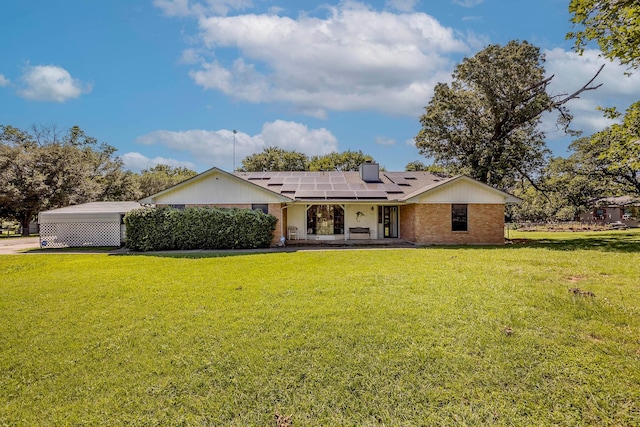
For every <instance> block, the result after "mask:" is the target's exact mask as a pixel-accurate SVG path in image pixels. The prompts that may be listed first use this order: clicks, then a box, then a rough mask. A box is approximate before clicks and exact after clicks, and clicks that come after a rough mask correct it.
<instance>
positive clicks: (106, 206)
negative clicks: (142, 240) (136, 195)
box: [40, 202, 142, 215]
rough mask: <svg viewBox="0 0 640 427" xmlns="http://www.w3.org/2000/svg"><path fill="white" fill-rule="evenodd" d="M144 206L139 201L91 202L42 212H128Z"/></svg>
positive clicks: (63, 213) (51, 213)
mask: <svg viewBox="0 0 640 427" xmlns="http://www.w3.org/2000/svg"><path fill="white" fill-rule="evenodd" d="M140 207H142V206H141V205H140V203H138V202H91V203H83V204H81V205H72V206H65V207H64V208H58V209H51V210H49V211H44V212H41V213H40V214H46V215H68V214H84V213H86V214H91V213H95V214H104V213H121V214H124V213H127V212H129V211H132V210H134V209H138V208H140Z"/></svg>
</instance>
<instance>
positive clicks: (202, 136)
mask: <svg viewBox="0 0 640 427" xmlns="http://www.w3.org/2000/svg"><path fill="white" fill-rule="evenodd" d="M136 142H138V143H140V144H143V145H159V146H164V147H167V148H169V149H171V150H174V151H180V152H186V153H188V154H189V155H191V156H192V157H193V158H194V159H197V161H198V163H201V164H202V165H204V166H206V167H212V166H217V167H220V168H223V169H225V170H229V171H230V170H232V169H233V164H234V158H233V154H234V134H233V131H231V130H226V129H223V130H217V131H208V130H186V131H168V130H158V131H155V132H151V133H149V134H146V135H143V136H140V137H138V138H137V140H136ZM276 146H277V147H280V148H283V149H286V150H296V151H299V152H302V153H305V154H306V155H308V156H312V155H321V154H328V153H330V152H332V151H337V149H338V142H337V139H336V138H335V136H333V134H332V133H331V132H330V131H328V130H326V129H324V128H321V129H309V128H308V127H307V126H305V125H303V124H300V123H295V122H287V121H283V120H276V121H274V122H269V123H265V124H264V125H263V127H262V131H261V132H260V133H259V134H257V135H253V136H251V135H249V134H246V133H243V132H237V134H236V135H235V165H236V167H240V166H241V164H242V159H243V158H244V157H246V156H248V155H251V154H254V153H258V152H261V151H262V150H263V149H264V148H265V147H276ZM123 158H124V156H123ZM125 163H126V161H125Z"/></svg>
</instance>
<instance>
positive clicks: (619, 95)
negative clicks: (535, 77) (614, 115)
mask: <svg viewBox="0 0 640 427" xmlns="http://www.w3.org/2000/svg"><path fill="white" fill-rule="evenodd" d="M544 54H545V56H546V63H545V69H546V72H547V75H548V76H551V75H553V76H554V77H553V80H552V81H551V83H550V85H549V92H550V93H551V94H571V93H574V92H575V91H576V90H578V89H580V88H581V87H582V86H583V85H584V84H586V83H587V82H588V81H589V80H590V79H591V78H592V77H593V76H594V75H595V73H596V72H597V71H598V69H599V68H600V66H601V65H602V64H606V65H605V67H604V69H603V70H602V72H601V73H600V75H599V76H598V77H597V79H596V80H595V81H594V83H593V85H598V84H602V86H601V87H600V88H598V89H596V90H593V91H587V92H583V93H582V94H581V95H580V97H579V98H577V99H574V100H571V101H569V102H568V103H567V104H566V106H567V107H568V108H569V110H570V111H571V113H572V114H573V115H574V117H575V119H574V121H573V123H572V126H571V127H572V128H573V129H576V130H582V131H583V133H584V135H585V136H588V135H591V134H592V133H594V132H598V131H600V130H602V129H603V128H605V127H606V126H609V125H611V124H612V123H613V121H611V120H609V119H606V118H604V117H603V115H602V112H601V111H598V110H597V107H599V106H600V107H612V106H615V107H617V108H618V110H620V111H621V112H624V110H625V109H626V108H627V107H628V106H629V105H630V104H631V103H633V102H635V101H637V100H638V99H640V74H637V73H636V74H634V75H632V76H631V77H627V76H625V75H624V72H625V71H626V68H625V67H624V66H621V65H619V64H617V63H613V62H609V61H608V60H606V59H603V58H601V57H600V56H599V54H600V52H599V51H596V50H587V51H585V52H584V54H583V55H582V56H580V55H577V54H576V53H574V52H570V51H565V50H562V49H559V48H557V49H553V50H546V51H544ZM543 124H544V126H545V129H547V130H548V131H550V133H549V137H550V138H554V137H562V136H563V135H562V133H561V132H559V131H557V130H556V128H555V115H554V116H553V117H551V115H545V117H544V123H543Z"/></svg>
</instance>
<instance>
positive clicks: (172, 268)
mask: <svg viewBox="0 0 640 427" xmlns="http://www.w3.org/2000/svg"><path fill="white" fill-rule="evenodd" d="M511 237H512V238H517V239H536V240H537V242H532V241H530V240H526V241H525V240H516V243H514V244H511V245H506V246H504V247H464V248H459V247H458V248H447V247H444V248H442V247H434V248H424V249H397V250H342V251H340V250H337V251H307V252H305V251H300V252H293V253H267V254H251V255H242V256H218V257H206V256H203V254H200V255H199V256H198V257H186V256H157V255H152V254H147V255H128V256H113V255H108V254H86V255H72V254H48V255H43V254H33V255H7V256H0V277H1V279H0V425H11V426H13V425H19V426H23V425H24V426H31V425H91V426H94V425H139V426H149V425H158V426H159V425H163V426H164V425H197V426H203V425H204V426H226V425H234V426H250V425H256V426H270V425H271V426H275V425H276V421H275V416H276V415H282V416H283V417H282V418H281V422H280V423H279V424H280V425H286V424H287V423H286V421H287V420H284V421H282V420H283V418H284V417H285V416H291V418H290V420H291V421H292V423H293V426H296V427H297V426H320V425H358V426H360V425H365V426H366V425H371V426H374V425H375V426H382V425H386V426H398V425H406V426H415V425H447V426H449V425H513V426H523V425H561V426H565V425H567V426H568V425H594V426H606V425H619V426H630V425H640V332H639V331H640V284H639V283H640V262H639V261H640V232H637V231H630V232H627V231H623V232H609V233H592V234H583V233H573V234H571V233H546V234H543V233H522V232H520V233H518V232H511ZM573 288H579V291H575V292H572V291H570V289H573ZM589 292H592V293H593V294H595V296H590V294H589Z"/></svg>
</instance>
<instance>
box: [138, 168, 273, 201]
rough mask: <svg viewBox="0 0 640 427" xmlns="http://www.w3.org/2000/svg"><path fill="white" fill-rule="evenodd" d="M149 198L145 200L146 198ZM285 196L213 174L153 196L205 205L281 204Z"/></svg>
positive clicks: (156, 199) (165, 199) (154, 199)
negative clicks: (282, 197) (281, 196)
mask: <svg viewBox="0 0 640 427" xmlns="http://www.w3.org/2000/svg"><path fill="white" fill-rule="evenodd" d="M145 200H146V199H145ZM281 200H282V199H281V198H280V197H279V196H278V195H277V194H275V193H271V192H269V191H267V190H264V189H262V188H260V187H258V186H256V185H253V184H251V183H248V182H244V181H242V180H241V179H239V178H234V177H233V176H230V175H227V174H223V173H213V174H210V175H206V176H203V177H201V178H200V179H193V180H192V181H190V182H185V183H184V184H182V185H179V186H177V187H176V188H174V189H170V190H169V191H167V192H166V193H161V194H159V195H158V196H156V197H154V198H153V202H152V203H157V204H167V205H187V204H195V205H205V204H235V203H279V202H280V201H281Z"/></svg>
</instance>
